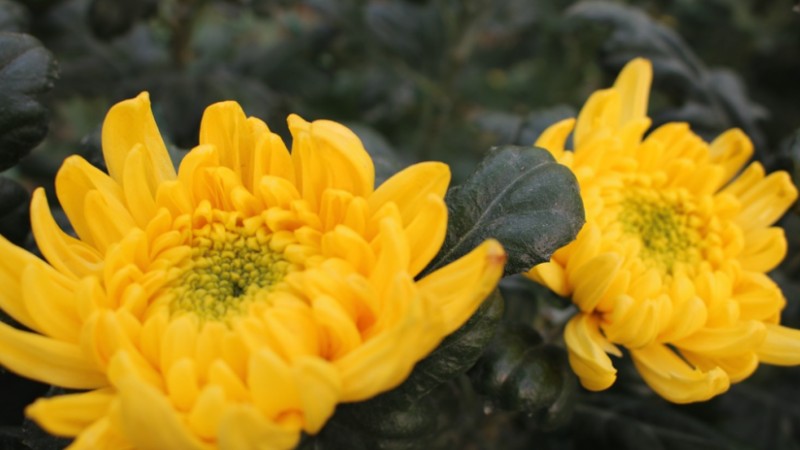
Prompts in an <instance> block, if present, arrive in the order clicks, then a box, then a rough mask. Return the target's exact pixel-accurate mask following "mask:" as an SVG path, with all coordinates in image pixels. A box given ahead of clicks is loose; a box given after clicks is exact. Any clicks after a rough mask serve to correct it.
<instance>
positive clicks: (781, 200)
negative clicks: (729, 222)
mask: <svg viewBox="0 0 800 450" xmlns="http://www.w3.org/2000/svg"><path fill="white" fill-rule="evenodd" d="M739 199H740V201H741V202H742V205H743V207H742V210H741V212H739V216H738V217H737V218H736V221H737V223H738V224H739V225H741V227H742V228H743V229H744V230H746V231H748V230H753V229H757V228H763V227H768V226H770V225H772V224H773V223H775V222H776V221H777V220H778V219H779V218H780V217H781V216H782V215H783V214H784V213H785V212H786V210H787V209H789V207H790V206H791V205H792V204H793V203H794V202H795V200H797V188H796V187H795V186H794V183H792V179H791V177H790V176H789V174H788V173H786V172H783V171H780V172H775V173H772V174H770V175H769V176H767V177H766V178H764V179H763V180H761V181H760V182H759V183H757V184H756V185H755V186H753V187H752V188H751V189H749V190H748V191H746V192H744V193H742V194H740V195H739Z"/></svg>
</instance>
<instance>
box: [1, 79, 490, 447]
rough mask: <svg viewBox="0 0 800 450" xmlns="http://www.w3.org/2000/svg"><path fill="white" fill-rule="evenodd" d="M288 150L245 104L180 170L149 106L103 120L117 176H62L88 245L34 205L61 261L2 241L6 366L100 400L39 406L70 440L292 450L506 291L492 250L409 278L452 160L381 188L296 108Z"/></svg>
mask: <svg viewBox="0 0 800 450" xmlns="http://www.w3.org/2000/svg"><path fill="white" fill-rule="evenodd" d="M289 128H290V130H291V132H292V135H293V137H294V140H293V145H292V152H291V154H290V153H289V151H288V150H287V148H286V146H285V145H284V144H283V142H282V141H281V139H280V138H279V137H278V136H277V135H275V134H273V133H271V132H270V131H269V129H268V128H267V126H266V125H265V124H264V123H263V122H261V121H260V120H258V119H255V118H246V117H245V115H244V114H243V112H242V110H241V108H240V107H239V105H238V104H236V103H233V102H225V103H219V104H215V105H213V106H211V107H209V108H208V109H207V110H206V112H205V115H204V116H203V121H202V125H201V130H200V145H199V146H198V147H196V148H194V149H193V150H191V151H190V152H189V153H188V154H187V155H186V157H185V158H184V159H183V161H182V163H181V164H180V169H179V170H178V172H177V174H176V173H175V170H174V168H173V163H172V161H171V160H170V158H169V156H168V154H167V150H166V148H165V146H164V143H163V141H162V139H161V137H160V135H159V132H158V129H157V127H156V123H155V121H154V119H153V116H152V113H151V112H150V102H149V98H148V96H147V94H142V95H140V96H139V97H137V98H135V99H132V100H127V101H124V102H121V103H119V104H117V105H116V106H114V108H112V109H111V111H110V112H109V113H108V116H107V117H106V121H105V123H104V125H103V152H104V156H105V160H106V163H107V166H108V172H109V175H106V174H105V173H103V172H101V171H100V170H98V169H96V168H94V167H92V166H91V165H89V164H88V163H87V162H86V161H85V160H83V159H82V158H80V157H77V156H73V157H70V158H68V159H67V160H66V161H65V162H64V165H63V167H62V168H61V170H60V171H59V173H58V176H57V178H56V191H57V194H58V198H59V200H60V202H61V204H62V206H63V208H64V211H65V212H66V214H67V216H68V217H69V220H70V222H71V223H72V225H73V227H74V228H75V231H76V233H77V235H78V237H79V239H76V238H73V237H71V236H69V235H67V234H65V233H64V232H63V231H62V230H60V229H59V228H58V226H57V225H56V223H55V221H54V220H53V217H52V215H51V214H50V211H49V208H48V204H47V200H46V198H45V195H44V192H43V191H42V190H41V189H39V190H37V191H36V192H35V193H34V196H33V201H32V204H31V220H32V225H33V231H34V235H35V237H36V241H37V243H38V245H39V248H40V249H41V251H42V254H43V255H44V256H45V257H46V258H47V261H48V262H49V264H48V263H45V262H44V261H42V260H41V259H39V258H37V257H35V256H33V255H31V254H30V253H28V252H26V251H24V250H22V249H20V248H17V247H15V246H13V245H11V244H10V243H8V242H7V241H5V240H2V239H0V253H2V255H3V258H0V280H2V283H1V284H2V286H3V289H2V291H0V307H2V309H3V310H5V311H6V312H7V313H9V314H10V315H11V316H13V317H14V318H15V319H16V320H18V321H19V322H20V323H22V324H23V325H25V326H26V327H28V328H30V329H31V330H33V332H27V331H20V330H17V329H14V328H11V327H9V326H7V325H4V324H0V363H2V365H4V366H6V367H7V368H9V369H11V370H13V371H15V372H17V373H19V374H21V375H24V376H27V377H30V378H33V379H37V380H40V381H43V382H45V383H50V384H54V385H57V386H63V387H65V388H70V389H79V390H86V391H85V392H80V393H74V394H68V395H62V396H57V397H54V398H48V399H40V400H38V401H36V402H35V403H34V404H33V405H31V406H30V407H29V408H28V409H27V411H26V412H27V414H28V415H29V416H30V417H32V418H33V419H34V420H36V421H37V422H38V423H39V424H40V425H41V426H42V427H44V429H46V430H48V431H50V432H52V433H54V434H57V435H62V436H70V437H73V436H74V437H76V439H75V441H74V443H73V444H72V446H71V447H70V448H71V449H73V450H74V449H91V450H98V449H115V450H116V449H129V448H140V449H171V450H182V449H211V448H221V449H231V450H239V449H256V448H258V449H269V448H288V447H292V446H293V445H295V444H296V443H297V440H298V437H299V434H300V432H301V430H302V431H305V432H307V433H315V432H317V431H318V430H319V429H320V428H321V427H322V425H323V424H324V423H325V421H326V420H327V419H328V418H329V417H330V416H331V414H332V413H333V410H334V408H335V406H336V404H337V403H339V402H354V401H360V400H364V399H367V398H370V397H372V396H374V395H376V394H378V393H380V392H383V391H386V390H388V389H390V388H392V387H395V386H397V385H398V384H399V383H400V382H402V381H403V380H404V379H405V378H406V377H407V376H408V374H409V372H410V371H411V369H412V368H413V366H414V364H415V363H416V362H417V361H419V360H420V359H421V358H423V357H424V356H425V355H426V354H428V353H429V352H430V351H431V350H432V349H433V348H434V347H435V346H436V345H437V344H438V343H439V342H440V341H441V339H442V338H443V337H444V336H445V335H447V334H449V333H450V332H452V331H453V330H455V329H456V328H458V327H459V326H460V325H461V324H462V323H464V322H465V321H466V319H467V318H468V317H469V316H470V315H471V314H472V313H473V312H474V311H475V309H476V308H477V306H478V305H479V304H480V303H481V301H482V300H483V299H484V298H485V297H486V296H487V295H488V293H489V292H490V291H491V290H492V289H494V287H495V285H496V283H497V281H498V279H499V277H500V276H501V275H502V271H503V265H504V262H505V254H504V252H503V249H502V248H501V247H500V245H499V244H498V243H497V242H496V241H492V240H490V241H487V242H485V243H484V244H483V245H481V246H480V247H478V248H476V249H475V250H474V251H472V252H471V253H470V254H468V255H467V256H465V257H463V258H461V259H460V260H457V261H455V262H453V263H452V264H450V265H448V266H446V267H444V268H442V269H440V270H437V271H436V272H434V273H431V274H430V275H428V276H426V277H424V278H422V279H421V280H418V281H415V280H414V277H415V276H416V275H417V274H418V273H419V272H420V271H421V270H422V269H423V268H424V267H425V266H426V265H427V263H428V262H429V261H430V260H431V259H432V258H433V256H434V255H435V254H436V253H437V251H438V250H439V247H440V246H441V244H442V241H443V239H444V235H445V231H446V222H447V209H446V207H445V204H444V201H443V195H444V193H445V190H446V188H447V185H448V183H449V179H450V173H449V170H448V168H447V167H446V166H445V165H443V164H440V163H422V164H417V165H414V166H412V167H409V168H408V169H406V170H403V171H402V172H400V173H398V174H396V175H395V176H393V177H392V178H390V179H389V180H388V181H386V182H385V183H384V184H383V185H381V186H380V187H379V188H378V189H376V190H373V182H374V169H373V165H372V161H371V159H370V157H369V155H368V154H367V153H366V152H365V150H364V148H363V146H362V144H361V142H360V141H359V139H358V138H357V137H356V136H355V135H354V134H353V133H352V132H351V131H350V130H348V129H347V128H345V127H343V126H342V125H339V124H337V123H333V122H328V121H317V122H313V123H308V122H305V121H304V120H302V119H301V118H299V117H297V116H291V117H289Z"/></svg>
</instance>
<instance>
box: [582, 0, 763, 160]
mask: <svg viewBox="0 0 800 450" xmlns="http://www.w3.org/2000/svg"><path fill="white" fill-rule="evenodd" d="M568 17H570V18H571V19H573V20H577V21H580V23H581V26H582V27H585V26H586V24H587V23H596V24H602V25H606V26H611V27H612V29H613V32H612V34H611V36H610V37H609V38H608V39H607V40H606V41H605V43H604V44H603V50H604V56H605V61H606V63H607V64H608V65H609V66H610V68H612V69H613V70H614V71H618V70H619V69H620V68H622V66H623V65H624V64H625V63H627V62H628V61H630V60H631V59H633V58H635V57H638V56H642V57H645V58H648V59H649V60H650V61H651V62H652V63H653V72H654V82H655V84H656V86H663V87H664V88H665V90H667V91H669V92H670V93H672V94H673V95H674V96H675V97H676V99H675V103H677V104H679V105H680V106H679V107H678V108H675V109H671V110H668V111H666V113H664V114H658V115H656V117H655V121H656V123H657V124H658V123H663V122H669V121H675V122H689V123H691V124H692V125H693V127H694V129H695V130H696V131H697V132H698V133H700V134H701V135H704V136H705V137H706V138H713V137H714V136H716V135H717V134H719V133H721V132H722V131H724V130H726V129H728V128H732V127H740V128H742V130H744V132H745V133H747V135H748V136H749V137H750V139H752V140H753V142H754V144H755V146H756V149H757V150H762V151H763V150H764V149H763V147H764V145H765V142H764V134H763V131H762V129H761V127H760V125H759V124H758V122H759V121H760V120H762V119H764V118H765V117H766V110H765V109H764V108H763V107H762V106H760V105H758V104H756V103H754V102H753V101H751V100H750V99H749V97H748V95H747V92H746V90H745V87H744V84H743V83H742V80H741V79H740V78H739V77H738V76H737V75H736V74H734V73H733V72H731V71H730V70H725V69H714V70H711V69H708V68H707V67H706V66H705V64H703V62H702V61H701V60H700V58H698V57H697V55H695V53H694V52H693V51H692V49H691V48H690V47H689V46H688V45H687V44H686V43H685V42H684V40H683V39H682V38H681V36H680V35H678V34H677V33H676V32H675V31H674V30H673V29H671V28H669V27H667V26H665V25H663V24H661V23H659V22H658V21H655V20H653V19H651V18H650V17H649V16H648V15H647V14H645V12H644V11H643V10H640V9H638V8H636V7H634V6H626V5H621V4H616V3H610V2H609V3H607V2H597V1H584V2H580V3H576V4H575V5H573V6H572V7H570V9H569V11H568Z"/></svg>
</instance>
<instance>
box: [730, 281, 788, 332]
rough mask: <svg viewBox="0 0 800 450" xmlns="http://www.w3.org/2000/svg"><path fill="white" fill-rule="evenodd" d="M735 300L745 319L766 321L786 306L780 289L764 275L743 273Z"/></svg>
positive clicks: (735, 293) (737, 286)
mask: <svg viewBox="0 0 800 450" xmlns="http://www.w3.org/2000/svg"><path fill="white" fill-rule="evenodd" d="M733 300H734V301H735V302H736V303H737V304H738V305H739V310H740V311H741V315H742V318H743V319H749V320H761V321H765V320H767V319H769V318H770V317H773V316H775V315H776V314H780V312H781V310H782V309H783V308H784V306H786V299H785V298H784V297H783V293H782V292H781V289H780V287H778V285H777V284H775V282H774V281H772V280H771V279H770V278H769V277H768V276H766V275H764V274H763V273H752V272H751V273H747V272H745V273H743V274H742V275H741V276H740V277H739V279H738V280H737V285H736V287H735V290H734V293H733Z"/></svg>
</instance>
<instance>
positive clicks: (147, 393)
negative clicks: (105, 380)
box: [117, 375, 210, 450]
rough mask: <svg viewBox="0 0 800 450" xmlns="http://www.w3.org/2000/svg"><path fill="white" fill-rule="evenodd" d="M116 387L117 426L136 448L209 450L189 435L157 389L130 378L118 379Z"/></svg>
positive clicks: (148, 449) (176, 414) (149, 449)
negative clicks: (118, 415)
mask: <svg viewBox="0 0 800 450" xmlns="http://www.w3.org/2000/svg"><path fill="white" fill-rule="evenodd" d="M117 388H118V389H119V400H120V404H119V405H120V411H119V412H120V416H121V417H120V419H121V420H120V424H121V426H122V427H123V432H124V434H125V437H127V438H128V440H130V441H131V442H132V443H133V444H134V445H135V446H136V448H137V449H141V450H163V449H181V450H210V446H209V445H204V444H203V443H202V442H201V441H200V440H199V439H198V438H197V437H196V436H195V435H194V434H193V433H191V431H190V430H189V428H188V427H187V426H186V425H185V424H184V423H183V421H182V420H181V418H180V416H179V415H178V413H177V412H176V411H175V409H174V408H173V406H172V405H171V404H170V403H169V401H168V400H167V397H165V396H164V394H162V393H161V392H159V391H158V390H157V389H156V388H154V387H153V386H151V385H149V384H147V383H145V382H143V381H141V380H140V379H138V378H137V377H135V376H130V375H129V376H127V377H125V378H123V379H122V380H120V381H119V384H118V386H117ZM143 430H147V431H146V432H143Z"/></svg>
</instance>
